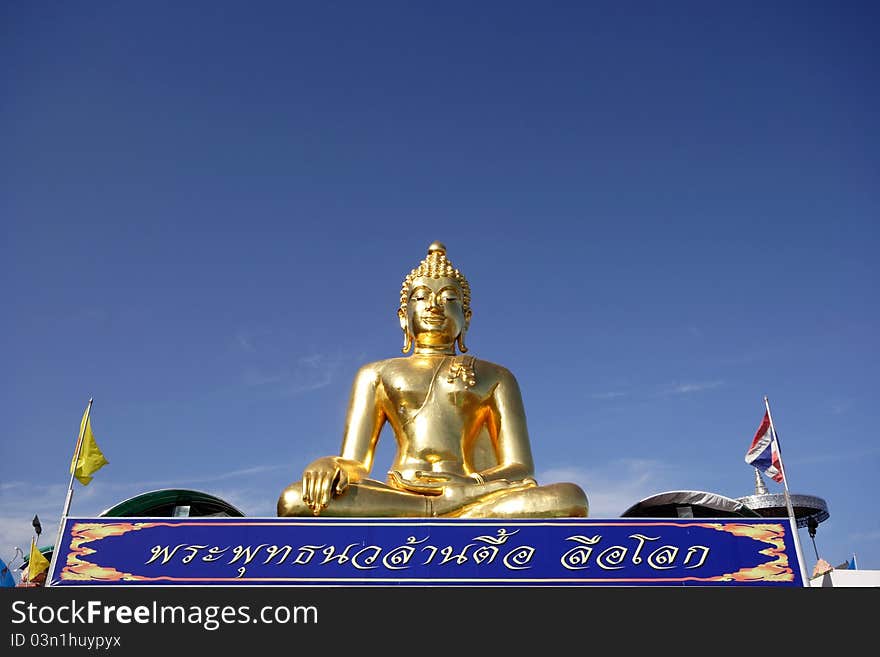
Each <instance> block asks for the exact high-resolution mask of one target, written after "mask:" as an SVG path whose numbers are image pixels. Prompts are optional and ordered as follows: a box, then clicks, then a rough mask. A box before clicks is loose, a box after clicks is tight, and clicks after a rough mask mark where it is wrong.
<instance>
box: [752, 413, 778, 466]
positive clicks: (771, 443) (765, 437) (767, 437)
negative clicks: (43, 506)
mask: <svg viewBox="0 0 880 657" xmlns="http://www.w3.org/2000/svg"><path fill="white" fill-rule="evenodd" d="M746 463H748V464H749V465H752V466H754V467H756V468H757V469H758V470H759V471H761V472H763V473H764V474H766V475H767V476H768V477H770V478H771V479H773V481H775V482H778V483H782V464H781V463H780V462H779V445H778V443H777V442H776V436H774V435H773V428H772V427H771V426H770V414H769V413H767V412H765V413H764V419H763V421H762V422H761V426H760V427H758V432H757V433H756V434H755V437H754V438H753V439H752V446H751V447H749V451H748V452H746Z"/></svg>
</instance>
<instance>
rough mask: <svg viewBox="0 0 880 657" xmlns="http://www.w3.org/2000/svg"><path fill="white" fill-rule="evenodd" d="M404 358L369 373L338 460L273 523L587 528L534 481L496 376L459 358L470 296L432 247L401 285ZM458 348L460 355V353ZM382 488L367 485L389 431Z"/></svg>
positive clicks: (579, 507) (355, 392) (505, 379)
mask: <svg viewBox="0 0 880 657" xmlns="http://www.w3.org/2000/svg"><path fill="white" fill-rule="evenodd" d="M397 314H398V317H399V318H400V326H401V328H402V329H403V333H404V347H403V353H408V352H409V350H410V348H413V354H412V355H411V356H408V357H404V358H389V359H387V360H380V361H377V362H375V363H369V364H367V365H364V366H363V367H361V369H360V370H359V371H358V373H357V375H356V377H355V380H354V384H353V387H352V391H351V398H350V401H349V405H348V414H347V415H348V416H347V419H346V422H345V431H344V434H343V439H342V449H341V451H340V455H339V456H325V457H322V458H319V459H317V460H315V461H313V462H312V463H310V464H309V465H308V467H306V469H305V471H304V472H303V476H302V480H301V481H297V482H295V483H293V484H291V485H290V486H289V487H287V488H286V489H285V490H284V492H282V494H281V496H280V497H279V499H278V515H279V516H309V515H315V516H318V515H322V516H360V517H389V516H390V517H402V516H407V517H429V518H430V517H451V518H548V517H586V516H587V513H588V508H589V505H588V502H587V496H586V495H585V494H584V491H583V490H582V489H581V488H580V487H579V486H577V485H575V484H572V483H553V484H548V485H543V486H539V485H538V484H537V482H536V481H535V478H534V464H533V462H532V453H531V447H530V445H529V436H528V431H527V429H526V416H525V411H524V409H523V402H522V396H521V394H520V390H519V386H518V384H517V382H516V379H515V378H514V377H513V375H512V374H511V373H510V372H509V371H508V370H507V369H505V368H504V367H502V366H500V365H496V364H494V363H490V362H487V361H484V360H479V359H477V358H474V357H473V356H464V355H463V354H464V353H466V352H467V347H465V344H464V341H465V333H466V331H467V329H468V326H469V325H470V320H471V308H470V286H469V285H468V282H467V279H466V278H465V277H464V275H462V273H461V272H460V271H459V270H458V269H455V268H454V267H453V266H452V263H451V262H450V261H449V260H448V259H447V257H446V247H445V246H444V245H443V244H440V243H439V242H434V243H433V244H431V246H430V247H429V248H428V255H427V257H426V258H425V259H424V260H423V261H422V262H421V263H420V264H419V266H418V267H417V268H416V269H413V270H412V271H411V272H410V273H409V274H408V275H407V277H406V279H405V280H404V281H403V286H402V288H401V291H400V309H399V310H398V312H397ZM456 344H457V345H458V348H459V351H460V352H461V354H457V353H456V348H455V347H456ZM386 422H387V423H389V424H390V425H391V428H392V429H393V431H394V435H395V438H396V440H397V454H396V457H395V460H394V463H393V465H392V467H391V469H390V470H389V471H388V476H387V480H386V481H385V482H381V481H378V480H375V479H370V478H369V474H370V471H371V469H372V467H373V457H374V455H375V450H376V444H377V442H378V440H379V434H380V432H381V430H382V427H383V426H384V425H385V423H386Z"/></svg>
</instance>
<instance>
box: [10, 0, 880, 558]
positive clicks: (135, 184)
mask: <svg viewBox="0 0 880 657" xmlns="http://www.w3.org/2000/svg"><path fill="white" fill-rule="evenodd" d="M767 4H768V3H705V2H678V3H641V2H627V3H619V2H598V3H575V2H570V3H566V2H540V3H539V2H523V3H464V2H447V3H428V2H415V3H413V2H377V3H354V2H348V3H346V2H337V3H283V2H256V3H230V2H197V3H184V6H180V5H181V3H170V2H151V3H147V4H136V3H106V2H97V3H85V4H84V3H73V4H71V3H61V4H59V3H43V2H28V3H6V4H5V5H4V7H3V9H2V10H0V12H2V15H0V80H2V82H0V85H2V87H0V144H2V148H0V221H2V230H3V239H2V243H0V249H2V250H0V262H2V265H0V266H2V275H3V280H4V283H5V285H4V288H5V292H4V298H5V304H4V305H5V313H4V318H5V319H4V321H3V323H2V327H0V331H2V338H3V339H2V343H3V345H4V356H3V360H4V370H5V375H4V376H3V382H2V386H3V388H2V392H3V399H4V402H5V409H6V413H5V418H6V423H5V428H4V429H3V431H2V436H3V455H4V458H3V460H2V463H0V502H2V504H0V558H3V559H5V560H10V559H11V557H12V556H13V552H14V547H15V546H20V547H22V548H26V547H27V545H28V544H29V542H30V537H31V527H30V521H31V518H32V517H33V515H34V514H35V513H37V514H39V516H40V518H41V520H42V523H43V528H44V534H43V537H42V539H43V540H42V541H41V542H42V543H47V542H51V540H47V537H49V539H51V538H53V537H54V534H55V531H56V527H57V521H58V516H59V514H60V511H61V507H62V506H63V502H64V495H65V490H66V486H67V481H68V477H69V474H68V470H67V468H68V465H69V462H70V458H71V454H72V451H73V448H74V444H75V440H76V434H77V430H78V428H79V421H80V417H81V414H82V412H83V410H84V408H85V406H86V403H87V400H88V399H89V397H90V396H92V397H94V399H95V403H94V407H93V412H92V423H93V428H94V432H95V435H96V437H97V440H98V443H99V445H100V446H101V448H102V449H103V451H104V453H105V455H106V456H107V458H108V460H109V461H110V464H109V465H108V466H106V467H105V468H104V469H102V470H101V471H99V472H98V473H97V474H96V476H95V479H94V481H93V482H92V483H91V484H90V485H89V486H87V487H83V486H80V485H78V484H77V487H76V491H75V495H74V498H73V505H72V509H71V511H72V514H73V515H80V516H88V515H95V514H97V513H100V512H101V511H102V510H104V509H106V508H108V507H110V506H112V505H113V504H115V503H117V502H119V501H121V500H123V499H126V498H128V497H131V496H133V495H136V494H138V493H141V492H145V491H148V490H153V489H156V488H165V487H182V488H195V489H198V490H203V491H206V492H210V493H212V494H215V495H219V496H220V497H223V498H225V499H227V500H229V501H230V502H232V503H233V504H235V505H237V506H238V507H239V508H241V509H242V510H243V511H245V513H246V514H247V515H251V516H261V515H262V516H267V515H274V505H275V500H276V499H277V496H278V494H279V492H280V491H281V490H282V489H283V488H284V487H285V486H287V485H288V484H289V483H290V482H291V481H293V480H295V479H297V478H298V477H299V476H300V474H301V471H302V468H303V467H304V466H305V465H306V464H307V463H308V462H309V461H310V460H312V459H313V458H315V457H317V456H320V455H325V454H331V453H336V452H337V450H338V448H339V444H340V439H341V433H342V428H343V422H344V414H345V409H346V405H347V400H348V394H349V387H350V384H351V379H352V376H353V374H354V372H355V371H356V369H357V368H358V366H359V365H360V364H362V363H364V362H368V361H372V360H379V359H382V358H388V357H392V356H395V355H399V353H400V352H399V349H400V344H401V341H402V339H401V338H402V336H401V333H400V330H399V327H398V325H397V319H396V310H397V303H398V291H399V289H400V282H401V280H402V278H403V276H404V275H405V274H406V273H407V272H408V271H409V270H410V269H411V268H412V267H414V266H415V265H416V264H417V263H418V262H419V260H421V259H422V257H423V256H424V255H425V250H426V247H427V246H428V244H429V243H430V242H432V241H433V240H440V241H443V242H444V243H445V244H446V245H447V247H448V249H449V257H450V259H451V260H452V261H453V263H454V264H455V265H456V266H457V267H459V268H460V269H461V270H462V271H463V272H464V273H465V275H466V276H467V277H468V279H469V281H470V284H471V288H472V292H473V309H474V317H473V321H472V324H471V330H470V332H469V336H468V342H469V346H470V348H471V351H472V353H473V354H474V355H477V356H478V357H480V358H483V359H486V360H491V361H494V362H498V363H501V364H503V365H505V366H507V367H508V368H509V369H510V370H511V371H512V372H513V373H514V374H515V375H516V376H517V378H518V380H519V382H520V386H521V389H522V392H523V397H524V401H525V407H526V413H527V417H528V423H529V430H530V435H531V440H532V446H533V452H534V456H535V461H536V465H537V469H538V479H539V481H543V482H551V481H563V480H566V481H576V482H577V483H579V484H581V485H582V486H583V488H584V489H585V490H586V491H587V493H588V495H589V496H590V499H591V507H592V515H593V516H594V517H612V516H618V515H620V513H622V512H623V511H624V510H625V509H626V508H627V507H629V506H630V505H631V504H634V503H635V502H637V501H638V500H640V499H642V498H644V497H647V496H648V495H651V494H653V493H656V492H661V491H666V490H679V489H695V490H706V491H712V492H716V493H720V494H723V495H727V496H730V497H739V496H743V495H748V494H751V493H752V492H753V490H754V476H753V470H752V469H751V468H749V467H748V466H747V465H746V464H745V463H744V461H743V457H744V454H745V451H746V449H747V448H748V445H749V443H750V441H751V438H752V435H753V434H754V432H755V430H756V428H757V426H758V424H759V422H760V420H761V417H762V415H763V412H764V409H763V396H764V395H768V396H769V398H770V402H771V405H772V410H773V416H774V420H775V423H776V426H777V430H778V431H779V435H780V438H781V441H782V453H783V459H784V462H785V465H786V468H787V471H788V475H789V481H790V485H791V488H792V492H794V493H804V494H810V495H816V496H819V497H822V498H824V499H825V500H826V501H827V503H828V506H829V509H830V513H831V517H830V519H829V520H827V521H826V522H824V523H823V524H822V525H820V527H819V531H818V534H817V536H816V543H817V546H818V549H819V553H820V556H822V557H823V558H825V559H826V560H827V561H829V562H830V563H832V564H838V563H841V562H843V561H844V560H846V559H849V558H851V557H852V555H853V554H855V555H857V558H858V562H859V566H860V567H862V568H874V569H877V568H880V514H878V512H877V506H876V500H877V499H880V483H878V476H877V475H878V467H880V446H878V443H877V440H876V433H877V426H878V423H880V417H878V416H880V410H878V404H877V398H876V380H875V379H876V374H877V371H878V365H880V359H878V349H877V337H876V336H877V334H878V323H880V321H878V320H880V313H878V304H877V296H876V287H877V279H878V265H877V249H878V227H877V226H878V220H877V217H878V208H880V192H878V190H880V186H878V171H880V169H878V164H880V155H878V153H880V138H878V132H877V122H876V117H877V116H878V115H880V92H878V89H880V85H878V84H877V74H876V63H877V60H878V58H877V55H878V52H877V45H876V38H875V37H876V35H875V33H874V32H875V31H874V30H873V26H875V25H876V23H877V18H878V13H877V9H876V7H874V6H873V5H872V4H871V3H864V4H862V3H843V4H840V3H834V2H823V3H815V2H814V3H805V2H792V3H783V2H777V3H772V5H771V6H766V5H767ZM392 440H393V439H392V437H391V436H390V434H389V433H387V432H386V433H385V434H383V437H382V440H381V441H380V450H379V457H378V462H377V466H376V470H375V472H374V474H376V475H377V476H379V477H380V478H381V477H382V476H383V473H384V468H385V467H387V465H388V464H389V463H390V460H391V456H392V450H391V443H392ZM768 487H769V488H770V489H771V491H774V492H781V487H780V486H778V485H776V484H774V483H773V482H769V483H768ZM801 539H802V542H803V552H804V557H805V560H806V562H807V567H808V571H809V570H811V569H812V566H813V564H814V563H815V553H814V550H813V546H812V543H811V542H810V539H809V537H808V535H807V533H806V531H805V530H802V531H801Z"/></svg>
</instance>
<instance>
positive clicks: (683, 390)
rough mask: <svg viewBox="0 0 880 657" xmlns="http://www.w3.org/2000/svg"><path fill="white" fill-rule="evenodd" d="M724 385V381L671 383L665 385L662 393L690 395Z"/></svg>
mask: <svg viewBox="0 0 880 657" xmlns="http://www.w3.org/2000/svg"><path fill="white" fill-rule="evenodd" d="M723 385H724V381H702V382H698V383H671V384H669V385H666V386H664V387H663V388H662V389H661V391H660V394H663V395H689V394H691V393H694V392H703V391H705V390H712V389H714V388H719V387H721V386H723Z"/></svg>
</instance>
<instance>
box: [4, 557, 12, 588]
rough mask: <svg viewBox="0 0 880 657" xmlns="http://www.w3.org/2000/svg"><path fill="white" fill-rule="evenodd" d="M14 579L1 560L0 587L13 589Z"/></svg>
mask: <svg viewBox="0 0 880 657" xmlns="http://www.w3.org/2000/svg"><path fill="white" fill-rule="evenodd" d="M14 586H15V577H13V576H12V573H11V572H10V569H9V566H7V565H6V562H5V561H3V559H0V587H14Z"/></svg>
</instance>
